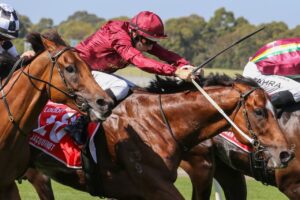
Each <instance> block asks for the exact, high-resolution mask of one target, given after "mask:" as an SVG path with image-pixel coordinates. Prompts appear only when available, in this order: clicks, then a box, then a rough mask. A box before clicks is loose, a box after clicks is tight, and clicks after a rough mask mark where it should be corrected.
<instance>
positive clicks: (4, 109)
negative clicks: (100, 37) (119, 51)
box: [0, 31, 112, 200]
mask: <svg viewBox="0 0 300 200" xmlns="http://www.w3.org/2000/svg"><path fill="white" fill-rule="evenodd" d="M29 40H31V42H32V43H36V44H38V45H39V46H41V47H43V48H41V49H43V51H42V52H40V53H38V54H37V55H36V56H35V58H34V59H32V61H31V62H30V61H28V63H25V61H24V62H22V61H21V62H18V63H19V64H20V65H17V64H16V65H15V66H14V67H13V68H12V69H13V70H12V72H11V73H9V75H8V77H7V78H6V79H5V80H3V81H2V84H1V86H0V89H1V101H0V116H1V124H0V199H5V200H7V199H19V198H20V197H19V194H18V193H17V192H16V191H17V187H16V185H15V179H17V178H18V177H20V176H21V175H22V174H23V173H24V172H25V171H26V169H27V167H28V163H29V144H28V134H29V133H30V132H31V130H32V129H33V127H34V124H36V122H37V119H38V115H39V113H40V112H41V110H42V108H43V107H44V106H45V104H46V102H47V101H48V99H51V100H52V101H55V102H59V103H64V104H67V105H68V106H70V107H72V108H74V109H76V110H78V111H80V112H81V113H83V114H90V117H91V119H92V120H97V119H102V120H104V119H105V118H106V117H107V116H108V115H109V114H110V112H111V104H112V99H111V98H110V97H109V96H108V95H107V94H106V93H105V92H104V91H103V90H102V89H101V88H100V87H99V86H98V84H97V83H96V82H95V80H94V79H93V77H92V75H91V73H90V71H89V68H88V66H87V65H86V64H85V63H84V62H83V61H82V60H81V59H80V57H79V56H78V54H77V53H76V52H75V51H74V50H73V49H72V48H71V47H68V46H66V45H65V43H64V41H63V40H62V39H61V38H60V36H59V35H58V34H57V33H55V32H53V31H51V32H48V33H45V34H44V35H43V36H41V35H40V34H37V33H35V34H31V35H30V36H29ZM33 46H34V45H33ZM17 67H20V69H18V70H16V71H15V69H16V68H17ZM13 72H14V73H13Z"/></svg>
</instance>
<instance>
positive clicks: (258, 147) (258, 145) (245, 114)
mask: <svg viewBox="0 0 300 200" xmlns="http://www.w3.org/2000/svg"><path fill="white" fill-rule="evenodd" d="M257 89H261V88H259V87H252V88H251V89H250V90H248V91H246V92H245V93H240V91H239V93H240V100H239V102H238V104H237V106H236V108H235V109H234V113H235V114H234V117H233V119H234V118H235V116H236V114H237V112H238V111H239V109H240V108H241V107H242V109H243V111H242V112H243V117H244V120H245V122H246V125H247V129H248V131H249V133H250V134H251V138H252V139H253V143H252V145H253V147H254V152H253V154H254V158H255V159H256V160H257V161H265V160H262V159H261V158H259V155H260V153H262V152H263V151H264V149H265V148H264V146H262V144H261V143H260V141H259V139H258V137H257V134H256V133H255V132H254V130H253V128H252V126H251V123H250V120H249V116H248V112H247V108H246V105H245V101H246V99H247V97H248V96H249V95H250V94H251V93H252V92H254V91H255V90H257ZM158 99H159V108H160V112H161V115H162V118H163V121H164V123H165V125H166V127H167V129H168V131H169V133H170V134H171V136H172V138H173V139H174V140H175V142H176V143H177V144H178V146H179V147H180V148H181V149H182V150H183V151H184V152H188V151H189V150H190V149H191V147H189V146H187V145H186V144H184V143H183V142H182V141H179V140H178V139H176V137H175V134H174V132H173V131H172V129H171V126H170V123H169V121H168V119H167V117H166V115H165V113H164V111H163V107H162V102H161V95H158Z"/></svg>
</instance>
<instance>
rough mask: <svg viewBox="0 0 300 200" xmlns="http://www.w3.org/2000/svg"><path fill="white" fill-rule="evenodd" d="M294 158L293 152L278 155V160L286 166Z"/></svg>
mask: <svg viewBox="0 0 300 200" xmlns="http://www.w3.org/2000/svg"><path fill="white" fill-rule="evenodd" d="M294 157H295V153H294V152H293V151H282V152H280V154H279V158H280V161H281V163H282V164H284V165H287V164H288V162H289V161H291V160H292V159H293V158H294Z"/></svg>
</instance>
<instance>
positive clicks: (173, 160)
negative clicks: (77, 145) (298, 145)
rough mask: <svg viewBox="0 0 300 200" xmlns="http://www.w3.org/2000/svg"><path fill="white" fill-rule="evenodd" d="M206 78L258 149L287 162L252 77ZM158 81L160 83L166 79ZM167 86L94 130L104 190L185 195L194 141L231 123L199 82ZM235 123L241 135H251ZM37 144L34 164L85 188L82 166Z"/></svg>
mask: <svg viewBox="0 0 300 200" xmlns="http://www.w3.org/2000/svg"><path fill="white" fill-rule="evenodd" d="M167 82H168V83H170V81H167ZM208 82H210V83H211V84H213V83H214V85H210V86H206V87H205V90H206V92H207V93H208V94H209V95H210V96H211V97H212V98H213V99H214V100H215V101H216V102H217V103H218V105H220V107H221V108H222V109H223V110H224V111H225V112H226V113H227V114H228V115H229V116H231V118H232V119H233V121H234V122H235V123H236V124H237V125H238V126H239V127H240V128H241V129H242V130H243V131H244V132H245V133H246V134H247V135H248V136H249V137H251V138H253V139H254V140H255V144H257V145H258V146H257V149H258V151H260V152H257V153H258V154H259V155H260V156H268V158H269V159H268V160H269V161H270V162H268V166H269V167H270V168H277V167H284V166H286V165H287V163H288V162H289V160H290V159H291V158H292V157H293V156H292V154H293V153H292V152H291V151H290V150H289V149H288V146H287V141H286V139H285V138H284V136H283V134H282V132H281V129H280V128H279V126H278V123H277V121H276V120H275V118H274V111H273V107H272V106H271V104H270V102H269V100H268V98H267V95H266V94H265V92H264V91H263V90H262V89H261V88H259V87H258V85H257V84H256V83H255V82H254V81H252V80H250V79H246V78H243V77H238V78H237V79H236V80H231V79H229V78H228V77H225V76H213V77H211V78H209V79H208ZM164 84H165V83H164ZM158 85H159V86H160V87H161V86H162V83H160V84H158ZM163 88H164V90H165V91H164V92H158V91H156V92H154V91H153V90H151V91H152V92H151V93H149V91H134V92H133V94H131V96H129V97H127V98H126V99H125V100H124V101H123V102H121V103H120V104H119V105H118V106H117V107H116V108H114V109H113V113H112V114H111V115H110V117H109V118H107V120H106V121H105V122H103V124H102V126H103V128H102V131H101V133H102V134H101V133H100V134H96V137H95V144H96V146H97V158H98V160H99V162H98V163H97V170H96V171H97V172H98V173H97V174H95V175H94V176H98V177H99V183H98V184H97V186H98V187H101V190H102V195H103V196H105V197H113V198H117V199H160V200H162V199H163V200H165V199H166V200H171V199H172V200H174V199H175V200H177V199H183V197H182V195H181V194H180V193H179V192H178V190H177V189H176V188H175V186H174V181H175V180H176V177H177V168H178V167H179V163H180V161H181V159H182V157H183V155H184V154H186V153H187V152H188V151H189V149H191V148H192V147H193V146H195V145H196V144H198V143H200V142H202V141H204V140H206V139H207V138H210V137H213V136H214V135H215V134H217V133H219V132H220V131H222V130H225V129H227V128H229V124H228V123H227V121H226V120H224V118H223V117H222V116H221V115H220V114H219V112H218V111H216V109H215V108H214V107H213V106H212V105H210V103H209V102H208V101H207V100H206V99H205V97H204V96H203V95H202V94H201V93H200V92H199V91H197V90H196V89H195V87H194V86H193V85H191V84H187V83H186V85H185V86H175V85H174V84H171V87H169V89H166V88H167V87H163ZM170 88H171V89H172V91H171V90H170ZM243 113H247V115H245V114H243ZM249 124H250V125H251V127H250V126H249ZM233 131H234V133H235V134H236V135H237V137H238V138H239V140H240V141H242V142H244V143H249V142H248V141H246V140H245V139H244V138H243V137H241V136H240V135H239V134H240V133H236V131H235V130H233ZM250 132H251V133H250ZM103 133H105V134H103ZM259 146H260V147H259ZM261 149H263V151H261ZM32 152H33V153H32V155H33V157H32V159H31V160H32V166H33V167H35V168H36V169H39V170H41V171H42V172H43V173H45V174H46V175H48V176H49V177H51V178H53V179H55V180H57V181H58V182H61V183H62V184H65V185H69V186H71V187H73V188H76V189H80V190H84V191H86V190H87V188H86V182H85V179H84V176H83V173H82V170H78V169H77V170H75V169H67V168H66V167H65V166H64V165H63V164H62V163H59V162H58V161H56V160H54V159H53V158H51V157H49V156H48V155H46V154H44V153H43V152H41V151H39V150H37V149H34V148H33V151H32ZM29 173H30V174H29ZM38 173H39V172H34V171H30V172H28V174H29V175H28V174H27V175H28V178H29V180H30V181H31V182H32V183H33V184H34V185H35V187H36V188H37V191H38V192H39V195H40V197H42V196H44V197H49V199H51V194H49V193H48V195H47V194H45V193H44V194H42V192H47V191H51V189H49V187H47V183H49V182H47V179H45V178H43V177H41V176H39V174H38ZM32 174H34V176H33V175H32ZM37 177H39V178H37ZM48 186H49V185H48ZM44 188H48V189H47V190H46V191H45V190H43V189H44ZM52 196H53V195H52ZM45 199H47V198H45Z"/></svg>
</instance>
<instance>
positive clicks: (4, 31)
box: [0, 3, 34, 77]
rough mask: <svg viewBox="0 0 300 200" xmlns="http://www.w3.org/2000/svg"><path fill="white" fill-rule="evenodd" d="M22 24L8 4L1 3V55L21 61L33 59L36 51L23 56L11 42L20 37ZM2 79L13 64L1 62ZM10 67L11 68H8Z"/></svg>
mask: <svg viewBox="0 0 300 200" xmlns="http://www.w3.org/2000/svg"><path fill="white" fill-rule="evenodd" d="M19 27H20V22H19V19H18V16H17V13H16V11H15V10H14V8H13V7H11V6H10V5H8V4H5V3H0V55H3V54H6V55H7V54H8V55H9V56H11V57H13V58H15V59H19V58H20V57H25V56H27V57H32V56H33V55H34V51H26V52H24V53H23V54H22V55H21V56H20V55H19V53H18V52H17V49H16V47H15V46H14V45H13V43H12V42H11V40H13V39H15V38H17V37H18V36H19ZM1 62H2V63H1V64H2V66H1V69H0V72H1V77H2V76H6V75H7V74H8V72H9V71H10V68H11V67H12V65H13V64H12V63H6V62H3V61H2V60H1ZM6 65H9V66H6Z"/></svg>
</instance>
